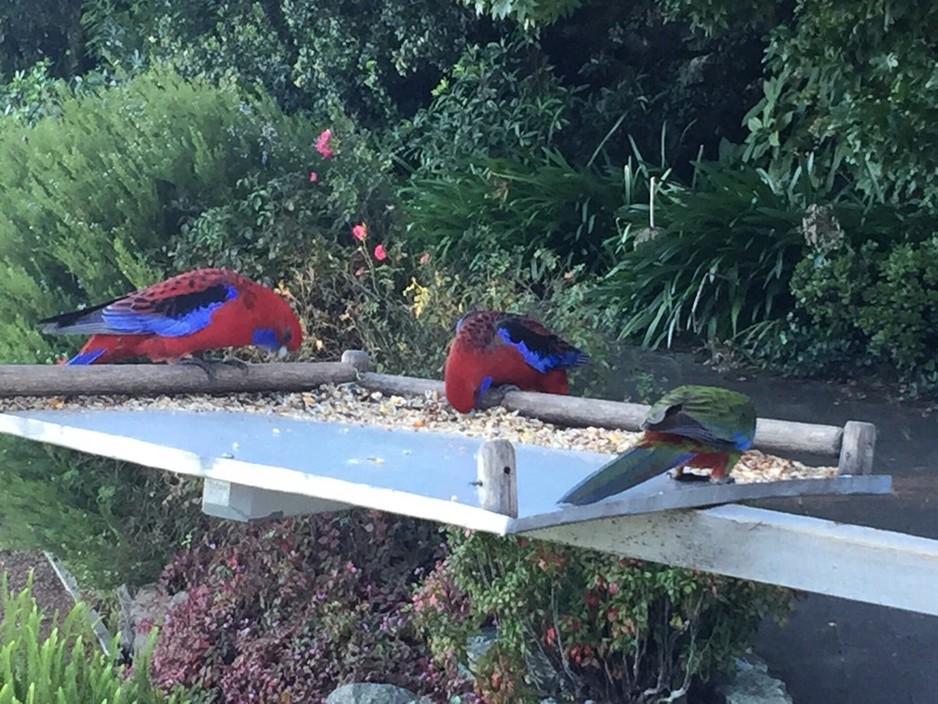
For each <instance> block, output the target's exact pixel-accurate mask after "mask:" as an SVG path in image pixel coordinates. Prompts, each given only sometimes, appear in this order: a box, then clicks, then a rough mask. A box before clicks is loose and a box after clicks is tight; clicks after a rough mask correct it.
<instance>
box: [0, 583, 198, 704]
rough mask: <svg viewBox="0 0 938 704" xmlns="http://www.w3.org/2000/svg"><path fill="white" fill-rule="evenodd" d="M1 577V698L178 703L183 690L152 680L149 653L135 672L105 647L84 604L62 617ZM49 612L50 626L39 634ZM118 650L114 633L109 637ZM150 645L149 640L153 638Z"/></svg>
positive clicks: (13, 703)
mask: <svg viewBox="0 0 938 704" xmlns="http://www.w3.org/2000/svg"><path fill="white" fill-rule="evenodd" d="M31 587H32V580H31V579H30V581H29V583H28V584H27V586H26V588H24V589H23V590H22V591H20V592H19V593H15V592H13V591H11V590H10V588H9V586H8V584H7V577H6V574H5V573H4V574H3V576H2V578H0V704H40V703H41V704H177V703H178V704H182V703H183V702H187V701H192V699H191V696H190V695H189V694H188V693H185V692H179V693H176V694H171V695H164V694H162V693H161V692H160V691H159V690H156V689H154V688H153V687H151V686H150V682H149V677H148V669H149V654H146V655H144V656H142V657H141V658H140V660H139V661H138V662H137V663H136V665H135V667H134V670H133V673H132V674H131V673H130V672H128V671H127V669H126V668H124V667H121V666H119V665H117V664H116V663H115V662H114V660H113V659H112V658H111V657H110V656H109V655H107V654H105V653H103V652H102V651H101V650H100V648H99V647H98V645H97V642H96V641H95V636H94V633H93V632H92V630H91V628H90V621H89V618H88V610H87V608H86V607H85V606H84V605H83V604H81V603H78V604H76V605H75V606H74V607H73V608H72V609H71V611H69V613H68V614H67V615H66V616H65V617H64V618H62V619H60V617H59V615H58V614H55V615H52V614H43V613H42V612H41V611H40V610H39V607H38V606H37V604H36V600H35V599H34V598H33V596H32V593H31ZM48 617H51V618H52V628H51V632H49V633H48V634H47V635H43V632H44V630H45V628H44V627H45V623H44V621H46V619H47V618H48ZM111 645H112V651H113V652H116V649H117V638H115V639H114V641H113V642H112V644H111ZM151 647H152V644H151Z"/></svg>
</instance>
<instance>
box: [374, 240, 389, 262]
mask: <svg viewBox="0 0 938 704" xmlns="http://www.w3.org/2000/svg"><path fill="white" fill-rule="evenodd" d="M387 256H388V253H387V252H386V251H385V249H384V245H383V244H379V245H378V246H377V247H375V259H377V260H378V261H379V262H383V261H384V260H385V259H387Z"/></svg>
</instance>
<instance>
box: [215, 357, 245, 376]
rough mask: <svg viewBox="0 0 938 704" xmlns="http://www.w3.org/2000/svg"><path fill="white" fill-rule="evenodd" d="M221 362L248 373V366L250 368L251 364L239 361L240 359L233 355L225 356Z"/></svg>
mask: <svg viewBox="0 0 938 704" xmlns="http://www.w3.org/2000/svg"><path fill="white" fill-rule="evenodd" d="M221 363H222V364H227V365H228V366H229V367H235V368H236V369H240V370H241V371H242V372H244V373H245V374H247V373H248V368H250V366H251V365H250V364H248V363H247V362H243V361H241V360H240V359H237V358H235V357H225V358H224V359H223V360H222V361H221Z"/></svg>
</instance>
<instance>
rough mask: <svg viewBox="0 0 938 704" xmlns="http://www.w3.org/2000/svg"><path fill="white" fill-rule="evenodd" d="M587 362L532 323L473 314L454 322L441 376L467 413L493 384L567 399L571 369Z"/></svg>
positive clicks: (459, 407)
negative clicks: (568, 374)
mask: <svg viewBox="0 0 938 704" xmlns="http://www.w3.org/2000/svg"><path fill="white" fill-rule="evenodd" d="M588 361H589V355H587V354H586V353H585V352H583V351H582V350H579V349H577V348H576V347H574V346H573V345H571V344H570V343H569V342H567V341H565V340H562V339H561V338H560V337H558V336H557V335H555V334H554V333H552V332H551V331H550V330H548V329H547V328H545V327H544V326H543V325H541V323H539V322H538V321H537V320H535V319H534V318H529V317H527V316H523V315H516V314H513V313H503V312H500V311H495V310H479V311H474V312H472V313H467V314H466V315H464V316H463V317H462V318H460V319H459V321H458V322H457V323H456V337H455V338H454V339H453V341H452V343H451V344H450V348H449V354H448V356H447V358H446V367H445V369H444V372H443V380H444V386H445V389H446V399H447V400H448V401H449V403H450V405H451V406H452V407H453V408H455V409H456V410H457V411H459V412H460V413H468V412H469V411H471V410H472V409H473V408H474V407H475V406H476V405H478V403H479V401H480V400H481V398H482V396H483V395H484V394H485V392H486V391H487V390H488V388H489V387H490V386H491V385H492V384H496V385H497V384H509V385H511V386H515V387H517V388H518V389H522V390H524V391H541V392H543V393H549V394H567V393H569V390H570V389H569V384H568V382H567V369H568V368H570V367H574V366H576V365H578V364H586V363H587V362H588Z"/></svg>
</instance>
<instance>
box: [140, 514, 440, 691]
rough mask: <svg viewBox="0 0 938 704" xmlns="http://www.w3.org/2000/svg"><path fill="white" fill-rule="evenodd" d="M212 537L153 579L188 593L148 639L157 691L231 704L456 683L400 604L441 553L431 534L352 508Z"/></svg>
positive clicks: (225, 530) (422, 526)
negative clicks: (185, 691)
mask: <svg viewBox="0 0 938 704" xmlns="http://www.w3.org/2000/svg"><path fill="white" fill-rule="evenodd" d="M216 533H217V535H215V536H211V537H207V538H206V539H205V540H203V541H200V542H199V543H197V544H196V545H195V546H194V547H192V548H191V549H188V550H185V551H183V552H182V553H180V554H179V555H177V556H176V558H175V559H174V560H173V562H172V563H171V564H170V565H169V566H167V568H166V570H165V572H164V574H163V577H162V584H163V585H164V586H165V587H166V589H167V590H168V591H169V592H170V593H177V592H179V591H182V590H184V591H185V592H186V595H185V597H184V598H183V600H182V601H181V602H179V603H178V604H177V605H176V606H174V607H173V608H172V609H171V610H170V612H169V614H168V615H167V619H166V624H165V627H164V630H163V633H162V635H161V637H160V640H159V642H158V644H157V647H156V651H155V653H154V656H153V666H152V672H153V680H154V682H155V683H156V684H158V685H160V686H164V687H170V686H172V685H173V684H175V683H181V684H184V685H186V686H190V685H198V686H199V687H200V688H202V689H203V690H205V691H206V692H209V693H210V694H212V695H213V697H214V698H211V699H209V701H224V702H230V703H231V704H238V703H239V702H248V701H250V702H260V703H264V702H270V703H271V704H273V703H275V702H278V703H279V702H283V701H285V700H289V701H297V702H299V701H309V702H312V701H322V700H323V699H324V698H325V696H326V695H327V694H328V693H329V692H330V691H331V690H332V689H333V688H334V687H335V686H337V685H338V684H342V683H344V682H346V681H348V680H350V679H354V680H356V681H381V682H390V683H393V684H398V685H401V686H404V687H408V688H410V689H411V690H414V691H421V692H427V693H432V692H435V691H437V690H438V688H439V687H441V686H443V685H447V686H449V687H458V682H455V681H453V682H449V683H447V682H446V681H445V680H443V679H442V675H441V674H440V673H436V672H434V670H433V668H432V666H431V664H430V656H429V653H428V652H427V650H426V647H425V646H424V645H423V644H422V643H421V641H420V640H419V639H418V638H417V634H416V632H415V631H414V629H413V626H412V623H411V620H412V619H411V615H410V614H409V612H408V610H407V608H406V607H407V605H408V603H409V600H410V594H411V589H412V587H413V584H414V582H415V580H417V579H419V578H420V576H421V575H422V574H423V572H424V571H425V570H426V569H427V568H428V567H432V565H433V564H434V561H435V560H436V559H437V558H438V557H439V555H440V536H439V530H438V528H436V527H434V526H433V525H431V524H428V523H425V522H421V521H415V520H412V519H402V518H397V517H393V516H390V515H386V514H381V513H378V512H375V511H364V510H356V511H351V512H348V513H340V514H323V515H318V516H311V517H307V518H298V519H291V520H285V521H278V522H274V523H267V524H265V525H243V524H235V525H232V524H225V525H220V526H218V529H217V531H216ZM214 541H217V542H214ZM454 693H455V690H454Z"/></svg>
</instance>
